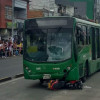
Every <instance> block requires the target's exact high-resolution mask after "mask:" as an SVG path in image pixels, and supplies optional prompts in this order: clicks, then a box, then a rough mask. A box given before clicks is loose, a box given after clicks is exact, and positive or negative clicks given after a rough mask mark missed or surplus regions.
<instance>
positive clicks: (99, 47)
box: [96, 28, 100, 58]
mask: <svg viewBox="0 0 100 100" xmlns="http://www.w3.org/2000/svg"><path fill="white" fill-rule="evenodd" d="M99 34H100V32H99V29H98V28H96V42H97V58H100V44H99V42H100V37H99Z"/></svg>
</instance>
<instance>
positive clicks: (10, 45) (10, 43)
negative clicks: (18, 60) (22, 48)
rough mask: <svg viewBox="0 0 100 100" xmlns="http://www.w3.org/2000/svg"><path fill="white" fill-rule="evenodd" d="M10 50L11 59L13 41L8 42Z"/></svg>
mask: <svg viewBox="0 0 100 100" xmlns="http://www.w3.org/2000/svg"><path fill="white" fill-rule="evenodd" d="M8 49H9V57H10V56H12V42H11V40H10V41H9V42H8Z"/></svg>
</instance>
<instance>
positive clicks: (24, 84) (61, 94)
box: [0, 72, 100, 100]
mask: <svg viewBox="0 0 100 100" xmlns="http://www.w3.org/2000/svg"><path fill="white" fill-rule="evenodd" d="M0 100H100V72H98V73H96V74H94V75H93V76H91V77H90V78H89V79H88V80H87V81H86V83H84V88H83V90H67V89H63V90H56V91H51V90H48V89H47V87H46V86H45V85H40V84H39V81H38V80H36V81H35V80H25V79H24V78H23V77H21V78H18V79H13V80H11V81H7V82H4V83H1V84H0Z"/></svg>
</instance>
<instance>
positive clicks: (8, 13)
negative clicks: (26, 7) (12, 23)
mask: <svg viewBox="0 0 100 100" xmlns="http://www.w3.org/2000/svg"><path fill="white" fill-rule="evenodd" d="M5 18H6V19H9V20H11V19H12V7H10V6H6V7H5Z"/></svg>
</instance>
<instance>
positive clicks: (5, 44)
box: [0, 39, 23, 58]
mask: <svg viewBox="0 0 100 100" xmlns="http://www.w3.org/2000/svg"><path fill="white" fill-rule="evenodd" d="M22 53H23V43H22V42H20V43H19V44H18V43H17V42H16V41H14V42H13V43H12V40H11V39H9V40H0V58H7V57H11V56H17V55H21V54H22Z"/></svg>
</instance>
